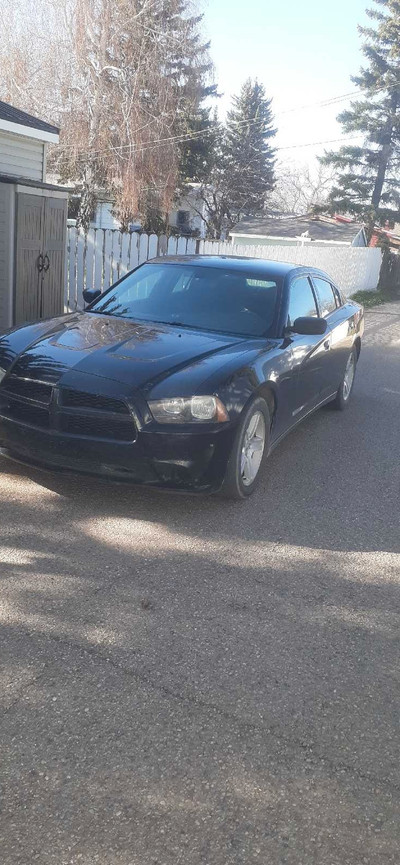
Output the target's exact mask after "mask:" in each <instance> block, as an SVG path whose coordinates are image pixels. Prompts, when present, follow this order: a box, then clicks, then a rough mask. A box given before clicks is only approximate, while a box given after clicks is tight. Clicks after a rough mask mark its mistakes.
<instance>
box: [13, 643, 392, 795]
mask: <svg viewBox="0 0 400 865" xmlns="http://www.w3.org/2000/svg"><path fill="white" fill-rule="evenodd" d="M27 633H29V632H27ZM42 639H43V640H50V641H52V642H55V643H58V644H59V645H61V646H65V647H68V648H69V649H72V650H75V651H77V652H78V653H80V654H81V655H88V656H89V657H91V658H93V659H94V660H95V661H97V662H99V663H102V664H108V665H109V666H111V667H112V668H113V669H116V670H118V671H119V672H121V673H123V674H124V675H125V676H129V677H131V678H134V679H136V680H137V681H138V682H140V683H141V684H142V685H145V686H147V687H148V688H150V689H152V690H153V691H155V692H157V693H161V694H163V695H164V696H165V697H168V698H170V699H173V700H176V701H179V702H180V703H187V704H189V705H192V706H199V707H200V708H202V709H209V710H212V711H213V712H215V713H216V714H218V715H220V716H221V717H223V718H225V719H226V720H228V721H230V722H233V723H235V724H237V725H238V726H239V727H240V728H242V729H244V730H253V731H257V732H261V733H262V732H266V733H268V734H269V735H270V736H272V737H273V738H274V739H276V740H277V741H279V742H282V743H285V744H286V745H289V746H290V747H292V748H295V747H297V748H299V749H300V750H301V751H302V752H303V753H304V754H307V756H308V761H309V762H310V763H314V765H318V764H319V763H321V764H323V765H324V766H328V767H329V768H330V769H331V770H332V772H334V773H336V774H337V773H340V772H346V773H347V774H349V775H352V776H353V777H355V778H357V779H359V780H361V781H367V782H368V783H370V784H374V785H375V786H380V787H383V788H385V787H386V788H389V789H390V790H391V791H393V792H396V793H400V782H399V783H396V782H395V781H391V780H390V779H389V778H384V777H381V776H379V775H373V774H372V773H370V772H363V771H362V770H359V769H357V767H355V766H352V765H351V764H349V763H345V762H343V761H334V760H333V759H332V758H331V757H328V756H326V755H325V754H324V753H322V752H321V751H319V750H318V748H316V747H315V745H314V743H306V742H304V741H302V740H301V739H297V738H296V737H291V736H287V735H286V733H285V732H284V731H283V730H282V728H281V726H280V725H279V724H278V723H276V724H275V723H274V724H272V725H268V724H265V723H261V724H257V723H256V722H255V721H250V720H246V719H245V718H240V717H239V716H238V715H236V714H235V713H234V712H229V711H228V710H227V709H223V708H222V707H221V706H218V705H217V704H216V703H213V702H211V701H209V700H204V699H203V698H202V697H197V696H196V695H189V694H181V693H179V692H178V691H175V690H174V689H172V688H169V687H168V686H167V685H162V684H159V683H157V682H154V681H153V680H152V679H151V678H150V677H149V676H146V675H143V674H142V673H140V672H139V671H138V670H137V669H135V668H134V667H129V666H126V665H125V664H122V663H119V662H118V661H115V660H114V659H112V658H110V657H106V656H105V655H103V653H102V652H99V651H97V650H96V649H94V648H93V649H92V648H91V647H89V646H82V645H81V644H80V643H75V642H73V641H70V640H65V639H63V638H62V637H60V636H57V635H55V634H46V635H42ZM48 669H49V665H48V664H45V665H44V668H43V670H42V671H41V672H40V673H38V675H37V676H36V677H34V678H33V679H32V680H31V681H30V682H29V684H28V685H27V686H26V687H28V688H31V687H32V686H33V685H34V684H36V682H37V681H39V680H40V679H42V678H44V676H45V674H46V672H47V671H48ZM22 696H23V694H22V693H20V694H19V695H18V697H17V698H16V699H15V700H14V701H13V702H12V704H10V706H8V707H7V708H6V709H5V710H3V712H2V713H0V718H1V715H6V714H8V712H9V711H10V710H11V709H12V708H14V706H15V705H16V704H17V703H18V702H19V701H20V699H21V698H22Z"/></svg>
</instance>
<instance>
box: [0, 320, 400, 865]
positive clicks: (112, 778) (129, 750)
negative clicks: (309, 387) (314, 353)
mask: <svg viewBox="0 0 400 865" xmlns="http://www.w3.org/2000/svg"><path fill="white" fill-rule="evenodd" d="M399 371H400V304H397V305H396V304H392V305H387V306H385V307H378V308H377V310H376V311H374V312H371V313H369V314H368V316H367V329H366V336H365V340H364V348H363V352H362V355H361V359H360V364H359V369H358V374H357V381H356V387H355V391H354V396H353V400H352V404H351V406H350V408H349V410H348V412H346V413H344V414H339V413H335V412H332V411H330V410H323V411H320V412H319V413H318V414H317V415H315V416H314V417H313V418H311V419H310V420H308V421H307V422H305V423H304V424H303V425H302V426H301V427H300V428H299V429H298V431H296V432H294V433H292V435H291V436H289V437H288V438H287V439H286V441H285V442H284V443H283V445H282V446H281V447H280V448H279V449H278V450H276V451H275V452H274V454H273V455H272V457H271V459H270V461H269V472H268V473H267V475H266V477H265V480H264V482H263V483H262V485H261V486H260V488H259V489H258V490H257V492H256V493H255V494H254V496H253V497H252V498H251V500H249V501H248V502H245V503H241V504H235V503H223V502H221V501H219V500H217V499H213V498H204V499H200V498H186V497H179V496H169V495H166V494H158V493H155V492H152V491H146V490H136V489H131V488H128V487H125V486H108V485H106V484H102V483H100V482H97V481H91V480H90V481H88V480H87V479H80V478H77V479H76V478H75V479H68V480H66V479H61V478H59V477H54V476H52V475H47V474H44V473H39V472H36V471H28V470H26V469H23V468H20V467H17V466H13V465H12V464H11V463H8V462H5V461H1V462H0V535H1V537H0V560H1V565H0V567H1V603H0V613H1V616H0V658H1V662H2V672H1V677H0V681H1V702H0V708H1V720H0V739H1V742H2V769H1V776H2V777H1V787H2V789H1V811H0V821H1V828H0V839H1V840H0V860H1V862H2V865H17V863H18V865H19V863H23V865H32V863H34V862H36V861H37V862H39V863H40V865H50V863H55V865H67V863H74V865H75V863H77V865H94V863H99V865H155V863H158V865H238V863H240V865H256V863H257V865H278V863H279V865H280V863H288V865H300V863H301V865H312V863H316V865H358V863H360V865H361V863H368V865H377V863H379V865H386V863H395V865H398V863H399V860H400V853H399V850H400V731H399V709H400V706H399V693H400V663H399V625H400V618H399V613H400V567H399V564H400V556H399V545H400V537H399V535H400V532H399V486H400V485H399V479H400V471H399V465H400V460H399V457H400V453H399V451H400V372H399Z"/></svg>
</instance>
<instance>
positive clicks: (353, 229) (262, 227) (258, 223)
mask: <svg viewBox="0 0 400 865" xmlns="http://www.w3.org/2000/svg"><path fill="white" fill-rule="evenodd" d="M362 228H363V226H362V225H361V224H360V223H356V222H350V223H345V222H339V221H336V220H335V219H334V218H332V219H330V218H329V217H322V218H319V217H315V218H313V217H309V216H284V217H279V218H276V217H275V218H274V217H268V216H261V217H259V218H257V217H253V218H251V217H250V218H248V219H243V220H242V222H239V223H238V225H235V227H234V228H232V231H231V234H249V235H251V234H254V235H260V237H261V236H264V237H290V238H295V237H300V236H301V235H302V234H305V233H306V232H308V234H309V236H310V237H311V238H312V240H337V241H340V240H341V241H344V242H345V243H346V242H347V243H351V242H352V240H354V238H355V237H356V235H357V234H358V233H359V231H361V229H362Z"/></svg>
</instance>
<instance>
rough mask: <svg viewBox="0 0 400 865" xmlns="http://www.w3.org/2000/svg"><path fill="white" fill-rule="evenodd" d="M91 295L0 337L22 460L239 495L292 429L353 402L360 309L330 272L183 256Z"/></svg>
mask: <svg viewBox="0 0 400 865" xmlns="http://www.w3.org/2000/svg"><path fill="white" fill-rule="evenodd" d="M84 299H85V302H86V304H87V306H86V309H85V310H84V311H77V312H75V313H72V314H68V315H62V316H59V317H57V318H53V319H50V320H47V321H40V322H37V323H30V324H27V325H25V326H22V327H18V328H14V329H13V330H11V331H9V332H7V333H5V334H3V335H1V336H0V449H1V453H2V454H3V455H5V456H7V457H10V458H11V459H15V460H18V461H20V462H23V463H27V464H29V465H36V466H39V467H40V466H41V467H46V468H48V469H51V470H56V469H58V470H67V471H76V472H84V473H89V474H95V475H100V476H102V477H107V478H112V479H114V480H118V481H121V480H126V481H131V482H133V483H135V484H139V483H141V484H148V485H155V486H161V487H167V488H172V489H178V490H187V491H193V492H201V491H203V492H216V491H221V492H222V493H223V494H224V495H226V496H229V497H233V498H239V499H240V498H245V497H247V496H248V495H250V493H252V492H253V490H254V488H255V486H256V484H257V482H258V480H259V478H260V476H261V474H262V470H263V468H264V465H265V463H266V460H267V457H268V454H269V453H270V452H271V450H272V449H273V448H274V447H276V445H277V444H278V443H279V442H280V441H281V440H282V439H283V437H284V436H286V435H287V433H288V432H289V431H290V430H292V429H293V428H294V427H295V426H296V425H297V424H298V423H300V422H301V421H302V420H303V419H304V418H305V417H307V416H308V415H309V414H310V413H311V412H314V411H315V410H316V409H318V408H319V407H320V406H322V405H324V404H327V403H332V406H334V407H335V408H337V409H340V410H342V409H345V408H346V407H347V405H348V403H349V400H350V396H351V393H352V389H353V383H354V376H355V372H356V365H357V361H358V358H359V355H360V350H361V337H362V334H363V329H364V315H363V309H362V307H360V306H359V305H358V304H357V303H355V302H353V301H351V300H347V299H346V298H345V297H344V296H343V294H342V292H341V290H340V289H339V288H338V286H337V285H335V284H334V282H333V281H332V279H330V278H329V277H328V276H327V275H326V274H325V273H323V272H322V271H319V270H316V269H313V268H308V267H297V266H295V265H290V264H283V263H278V262H272V261H263V260H260V259H249V258H237V257H229V256H192V257H191V256H171V257H163V258H158V259H154V260H152V261H149V262H146V263H145V264H142V265H140V266H139V267H137V268H136V269H135V270H133V271H131V272H130V273H128V274H127V275H126V276H124V277H122V278H121V279H120V280H119V281H118V282H117V283H115V284H114V285H113V286H111V288H109V289H108V290H107V291H105V292H104V293H103V294H101V293H100V292H99V291H95V290H94V289H87V290H86V291H85V292H84Z"/></svg>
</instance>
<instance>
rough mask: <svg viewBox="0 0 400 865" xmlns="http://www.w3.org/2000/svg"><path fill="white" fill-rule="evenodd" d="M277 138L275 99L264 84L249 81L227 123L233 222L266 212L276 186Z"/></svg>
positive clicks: (227, 176) (228, 195)
mask: <svg viewBox="0 0 400 865" xmlns="http://www.w3.org/2000/svg"><path fill="white" fill-rule="evenodd" d="M275 135H276V129H275V128H274V125H273V115H272V109H271V100H270V99H267V97H266V94H265V89H264V87H263V85H262V84H259V83H258V81H254V82H253V81H251V79H248V80H247V81H246V82H245V83H244V84H243V87H242V89H241V92H240V94H239V96H234V97H233V107H232V109H231V111H229V113H228V116H227V123H226V134H225V148H224V149H225V158H226V171H225V182H224V186H225V198H226V200H227V204H228V208H229V212H230V215H231V220H232V219H233V220H235V221H237V220H239V219H240V218H241V216H243V215H244V214H251V215H252V216H253V215H256V214H257V213H261V212H262V211H263V209H264V205H265V199H266V196H267V194H268V192H270V191H271V190H272V189H273V187H274V183H275V175H274V166H275V151H274V149H273V147H272V144H271V139H273V137H274V136H275Z"/></svg>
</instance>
